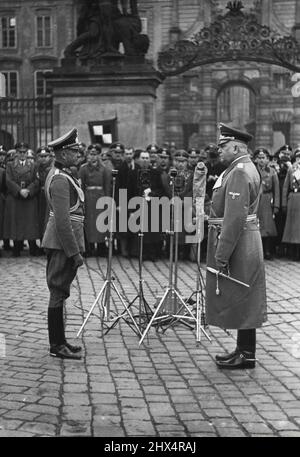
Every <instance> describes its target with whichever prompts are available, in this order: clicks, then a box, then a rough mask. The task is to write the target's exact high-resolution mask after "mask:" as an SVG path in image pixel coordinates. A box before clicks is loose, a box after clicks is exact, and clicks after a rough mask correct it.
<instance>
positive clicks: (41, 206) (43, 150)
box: [36, 147, 52, 240]
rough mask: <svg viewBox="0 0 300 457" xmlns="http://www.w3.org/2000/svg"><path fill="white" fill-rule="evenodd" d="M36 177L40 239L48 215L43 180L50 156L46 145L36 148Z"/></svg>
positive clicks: (49, 162)
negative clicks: (38, 186) (37, 183)
mask: <svg viewBox="0 0 300 457" xmlns="http://www.w3.org/2000/svg"><path fill="white" fill-rule="evenodd" d="M36 155H37V162H36V168H37V177H38V180H39V183H40V192H39V195H38V210H39V230H40V239H41V240H42V238H43V235H44V231H45V227H46V223H47V220H48V216H49V214H48V213H49V208H48V205H47V201H46V195H45V181H46V178H47V175H48V173H49V171H50V168H51V164H52V161H51V156H50V149H49V148H47V147H40V148H38V150H37V152H36Z"/></svg>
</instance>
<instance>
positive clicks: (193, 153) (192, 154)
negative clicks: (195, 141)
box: [188, 148, 200, 157]
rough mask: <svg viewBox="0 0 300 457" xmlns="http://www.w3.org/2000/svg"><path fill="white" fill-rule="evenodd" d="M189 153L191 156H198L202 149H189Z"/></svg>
mask: <svg viewBox="0 0 300 457" xmlns="http://www.w3.org/2000/svg"><path fill="white" fill-rule="evenodd" d="M188 154H189V156H190V157H196V156H198V155H199V154H200V151H199V149H196V148H191V149H189V150H188Z"/></svg>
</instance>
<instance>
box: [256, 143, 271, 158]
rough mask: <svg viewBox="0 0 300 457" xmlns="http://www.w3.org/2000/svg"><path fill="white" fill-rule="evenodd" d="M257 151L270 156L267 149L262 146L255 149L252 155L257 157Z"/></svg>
mask: <svg viewBox="0 0 300 457" xmlns="http://www.w3.org/2000/svg"><path fill="white" fill-rule="evenodd" d="M259 153H263V154H265V155H266V156H267V157H269V158H270V157H271V154H270V152H269V151H268V150H267V148H264V147H263V146H260V147H259V148H257V149H255V151H254V157H257V156H258V154H259Z"/></svg>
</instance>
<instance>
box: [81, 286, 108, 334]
mask: <svg viewBox="0 0 300 457" xmlns="http://www.w3.org/2000/svg"><path fill="white" fill-rule="evenodd" d="M107 284H108V280H106V281H105V282H104V284H103V286H102V288H101V290H100V292H99V294H98V295H97V298H96V300H95V301H94V303H93V305H92V306H91V309H90V310H89V312H88V314H87V316H86V318H85V320H84V322H83V324H82V326H81V327H80V329H79V331H78V333H77V337H78V336H79V335H80V333H81V332H82V330H83V328H84V326H85V324H86V323H87V321H88V319H89V317H90V315H91V314H92V312H93V310H94V308H95V306H96V305H97V303H98V301H99V299H100V297H101V295H102V294H103V292H104V291H105V288H106V286H107Z"/></svg>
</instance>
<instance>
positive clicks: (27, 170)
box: [4, 143, 40, 257]
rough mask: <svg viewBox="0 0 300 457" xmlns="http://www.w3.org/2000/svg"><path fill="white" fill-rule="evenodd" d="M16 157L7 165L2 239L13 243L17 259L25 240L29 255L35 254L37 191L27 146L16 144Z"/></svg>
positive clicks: (34, 169)
mask: <svg viewBox="0 0 300 457" xmlns="http://www.w3.org/2000/svg"><path fill="white" fill-rule="evenodd" d="M15 149H16V151H17V157H16V158H15V159H14V161H13V162H8V163H7V166H6V185H7V198H6V203H5V217H4V238H7V239H10V240H14V248H13V255H14V256H15V257H19V256H20V252H21V250H22V248H23V242H24V240H28V244H29V253H30V255H38V254H39V253H40V250H39V248H38V246H37V245H36V240H37V239H38V238H39V224H38V192H39V181H38V178H37V174H36V166H35V164H34V163H33V162H31V161H30V160H28V159H26V153H27V151H28V149H29V146H28V144H26V143H17V144H16V145H15Z"/></svg>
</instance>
